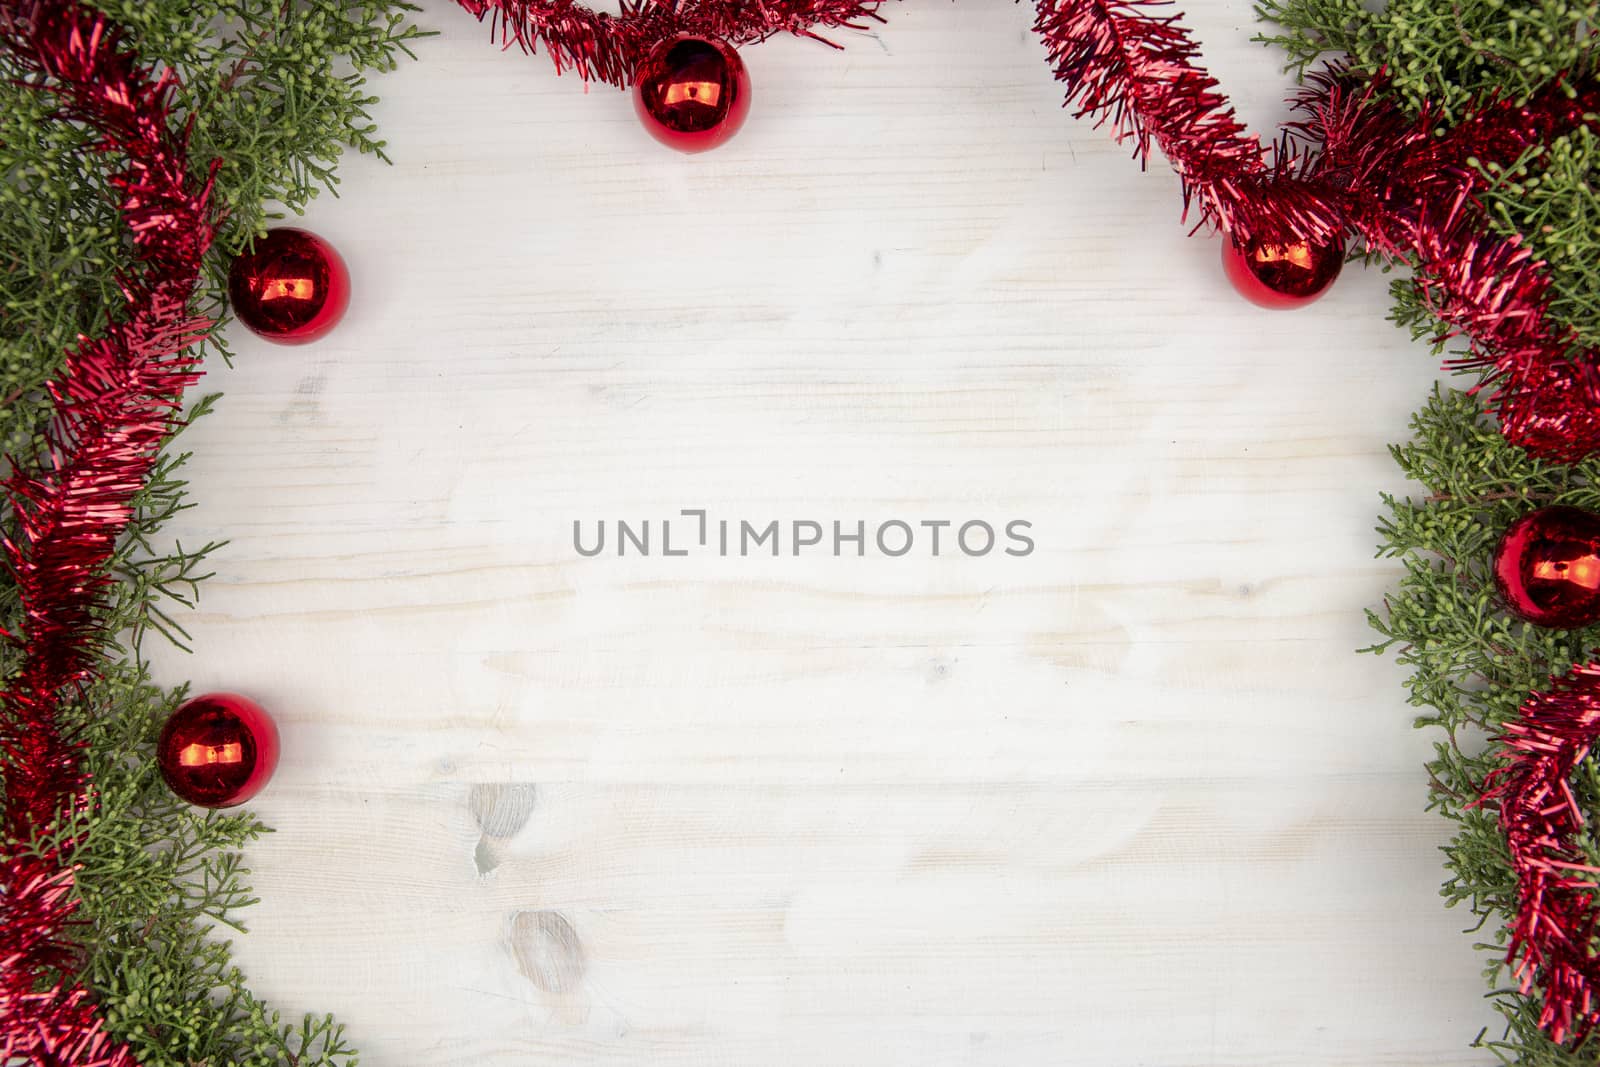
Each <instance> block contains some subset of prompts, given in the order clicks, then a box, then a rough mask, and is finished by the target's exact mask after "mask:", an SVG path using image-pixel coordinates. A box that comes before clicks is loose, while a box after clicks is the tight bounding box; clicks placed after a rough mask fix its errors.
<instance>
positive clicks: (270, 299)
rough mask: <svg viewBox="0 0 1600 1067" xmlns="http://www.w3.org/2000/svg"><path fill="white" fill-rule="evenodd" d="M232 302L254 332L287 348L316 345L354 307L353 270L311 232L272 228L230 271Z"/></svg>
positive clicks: (237, 314) (292, 228)
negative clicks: (352, 290)
mask: <svg viewBox="0 0 1600 1067" xmlns="http://www.w3.org/2000/svg"><path fill="white" fill-rule="evenodd" d="M228 302H229V304H231V305H232V307H233V313H234V315H235V316H237V317H238V319H239V321H240V322H242V323H244V324H245V326H247V327H249V329H250V331H251V332H252V333H255V334H259V335H260V336H262V337H265V338H266V339H267V340H269V341H276V342H278V343H279V344H285V345H300V344H305V343H306V342H308V341H315V340H316V339H317V338H319V337H322V336H323V335H325V334H326V333H327V332H328V331H329V330H331V329H333V328H334V327H335V326H337V325H338V324H339V320H340V319H342V318H343V317H344V312H345V308H347V307H349V306H350V272H349V271H348V270H347V269H346V268H345V265H344V260H343V259H341V258H340V256H339V253H338V251H337V250H336V249H335V248H334V247H333V246H332V245H330V244H329V243H328V242H327V241H324V240H323V239H322V238H320V237H318V236H317V235H316V234H314V233H311V232H309V231H307V230H300V229H296V228H295V227H293V226H282V227H279V228H278V229H275V230H268V231H267V232H266V234H265V235H264V236H262V237H260V238H258V239H257V240H256V243H255V244H254V245H253V246H252V247H251V248H250V250H249V251H247V252H244V253H242V254H241V255H240V256H239V257H238V258H237V259H235V260H234V261H233V265H232V266H231V267H229V268H228Z"/></svg>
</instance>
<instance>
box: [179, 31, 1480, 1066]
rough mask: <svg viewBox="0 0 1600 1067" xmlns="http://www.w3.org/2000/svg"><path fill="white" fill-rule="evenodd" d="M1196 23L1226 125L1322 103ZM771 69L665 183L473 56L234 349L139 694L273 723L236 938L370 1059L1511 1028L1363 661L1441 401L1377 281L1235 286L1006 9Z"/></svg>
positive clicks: (805, 1058)
mask: <svg viewBox="0 0 1600 1067" xmlns="http://www.w3.org/2000/svg"><path fill="white" fill-rule="evenodd" d="M1249 7H1250V5H1249V3H1248V2H1247V0H1226V2H1223V0H1217V2H1215V3H1211V4H1208V5H1206V7H1205V9H1204V10H1203V11H1200V12H1197V13H1196V14H1197V18H1196V21H1197V23H1198V26H1199V30H1200V33H1201V36H1202V38H1203V39H1204V42H1205V45H1206V49H1207V53H1208V56H1209V57H1210V58H1211V61H1212V63H1213V66H1214V68H1215V69H1216V71H1217V72H1218V73H1219V75H1220V76H1221V77H1222V78H1223V80H1224V82H1225V83H1226V84H1227V85H1228V86H1229V88H1230V89H1231V90H1232V91H1233V92H1234V94H1235V96H1236V98H1237V99H1238V101H1239V102H1240V104H1241V107H1242V109H1243V111H1244V113H1245V114H1246V116H1247V117H1248V118H1249V119H1251V120H1252V121H1255V122H1257V123H1258V124H1267V125H1270V124H1273V123H1275V122H1276V121H1277V120H1278V119H1279V118H1280V117H1281V107H1280V105H1279V104H1278V103H1277V101H1278V99H1279V98H1280V97H1281V96H1282V94H1283V92H1284V90H1285V88H1286V86H1287V80H1286V78H1285V76H1284V75H1282V74H1281V73H1280V72H1279V71H1278V69H1277V59H1276V57H1275V56H1274V55H1272V54H1271V53H1269V52H1267V51H1265V50H1264V49H1261V48H1259V47H1257V46H1254V45H1251V44H1249V43H1248V37H1249V34H1250V33H1251V32H1252V28H1253V27H1252V23H1251V16H1250V11H1249ZM893 15H894V18H893V21H892V22H891V24H890V25H889V26H888V27H887V28H885V29H883V30H882V31H881V32H879V33H878V34H876V35H873V36H857V37H853V38H850V39H849V40H848V44H849V48H848V49H847V50H846V51H844V52H840V53H835V52H831V51H829V50H827V49H825V48H822V47H820V46H818V45H815V44H810V43H806V42H797V41H787V40H785V41H775V42H772V43H770V44H768V45H765V46H763V47H761V48H758V49H752V50H747V52H746V56H747V59H748V62H749V65H750V67H751V72H752V76H753V79H754V83H755V90H756V98H755V111H754V114H753V116H752V119H751V121H750V124H749V126H748V127H747V128H746V129H745V131H744V132H743V133H742V134H741V135H740V136H739V137H738V138H737V139H736V140H735V141H734V142H733V143H732V144H731V145H729V146H728V147H727V148H725V149H722V150H719V151H717V152H715V153H713V154H711V155H708V156H704V157H700V158H693V159H690V158H681V157H678V156H675V155H673V154H670V153H668V152H665V151H664V150H661V149H659V148H658V146H656V145H654V144H653V143H652V142H650V141H648V140H647V139H646V138H645V136H644V135H643V133H642V132H641V131H640V130H639V129H638V128H637V125H636V121H635V119H634V117H633V114H632V110H631V107H630V106H629V103H628V101H627V100H626V98H625V97H623V96H621V95H619V94H616V93H614V92H612V91H610V90H607V89H591V90H590V91H588V92H585V91H584V89H583V87H582V86H581V85H580V84H578V83H577V82H575V81H571V80H568V79H558V78H556V77H555V76H553V75H552V73H551V72H550V70H549V69H548V65H547V64H546V62H545V61H544V60H543V59H542V58H540V59H537V60H530V59H527V58H525V57H521V56H519V55H516V54H501V53H499V52H498V51H497V50H496V49H495V48H493V47H492V46H490V45H489V44H488V43H487V42H486V40H485V32H484V31H483V29H482V28H481V27H479V26H477V25H476V24H475V23H473V22H472V21H471V20H470V19H469V18H467V17H466V16H464V15H462V14H460V13H459V12H458V11H456V10H454V9H453V8H452V7H451V5H449V4H447V3H444V2H443V0H435V2H433V3H431V4H430V5H429V7H428V9H427V10H426V12H425V15H424V19H425V22H426V23H427V24H429V25H431V26H433V27H435V28H437V29H440V30H442V31H443V36H441V37H439V38H437V39H434V40H430V41H427V42H424V43H423V45H422V47H421V52H422V62H420V63H419V64H417V65H414V66H411V67H408V68H406V69H405V70H403V71H401V72H400V73H398V74H396V75H394V76H393V77H390V78H387V79H385V80H384V81H383V82H382V84H381V86H380V90H381V92H382V93H383V95H384V101H383V104H382V105H381V107H380V109H379V114H378V117H379V119H380V121H381V123H382V126H383V128H384V131H385V133H386V135H387V136H388V138H389V140H390V143H391V151H392V154H393V156H394V166H393V167H383V166H381V165H379V164H377V163H374V162H372V161H370V160H352V161H350V162H349V163H348V164H347V166H346V167H345V168H344V172H343V173H344V179H345V181H344V185H343V187H342V193H343V196H342V198H341V199H339V200H331V199H330V200H327V201H325V202H321V203H319V205H318V207H317V209H316V211H314V212H313V214H312V215H311V216H310V218H309V219H308V220H307V223H308V224H309V225H310V226H312V227H313V228H314V229H317V230H318V231H320V232H322V233H323V234H325V235H326V236H328V237H329V238H330V239H332V240H333V241H334V242H335V243H336V244H337V245H338V246H339V247H340V248H341V249H342V250H343V252H344V253H345V255H346V256H347V258H348V259H349V261H350V264H351V267H352V271H353V274H354V277H355V280H356V285H357V289H356V296H355V302H354V305H353V307H352V311H351V314H350V316H349V318H348V320H347V321H346V323H345V324H344V325H343V326H342V327H341V328H340V329H339V330H338V331H337V332H336V333H335V334H334V335H333V336H332V337H330V338H329V339H327V340H326V341H324V342H322V343H319V344H317V345H315V346H311V347H307V348H303V349H283V348H272V347H270V346H266V345H262V344H259V343H254V342H252V341H251V340H249V339H247V338H245V337H243V336H238V337H237V340H238V342H239V349H240V359H239V360H238V366H237V367H236V368H235V369H232V370H228V369H225V368H222V367H215V368H213V371H214V376H213V378H212V379H211V381H210V382H209V384H210V385H212V386H213V387H216V388H220V389H223V390H225V391H226V393H227V396H226V399H225V400H224V401H223V403H222V405H221V408H220V412H219V414H217V415H216V416H215V417H213V418H210V419H206V420H204V422H203V424H202V425H200V426H198V427H197V428H196V429H195V430H194V431H193V432H192V435H191V437H190V439H189V441H188V444H189V446H190V447H192V448H194V449H195V451H196V453H197V454H196V458H195V460H194V463H193V468H192V473H193V478H194V489H195V500H196V503H197V505H198V506H197V507H196V508H194V510H193V511H191V512H189V513H188V514H187V515H186V517H185V520H184V526H183V529H182V531H181V534H182V537H183V540H184V541H185V542H191V541H194V542H198V541H201V540H204V539H206V538H212V537H226V538H229V539H231V543H230V544H229V545H228V546H227V548H226V549H224V550H223V551H222V552H220V553H219V554H218V555H217V556H216V558H215V563H216V567H217V570H218V575H217V577H216V578H215V579H214V580H213V581H211V582H210V583H208V585H207V586H206V588H205V590H204V595H203V600H202V603H201V606H200V609H199V610H198V611H197V612H195V613H194V614H193V616H192V618H191V619H190V620H189V623H190V628H191V630H192V632H193V634H194V638H195V644H196V655H194V656H182V655H178V654H163V655H161V656H160V657H159V659H158V666H159V670H160V673H161V675H162V677H163V678H164V679H167V680H170V681H178V680H182V679H185V678H191V679H193V680H194V682H195V683H196V685H197V686H199V687H201V688H202V689H204V688H232V689H238V690H241V691H244V692H247V693H250V694H251V695H253V696H254V697H256V698H257V699H259V700H261V701H262V702H263V703H264V704H266V705H267V706H269V707H270V708H272V709H273V710H274V711H275V712H276V713H277V715H278V716H279V717H280V720H281V723H282V726H283V728H284V757H283V762H282V765H281V768H280V770H279V772H278V776H277V778H276V780H275V781H274V783H273V785H272V786H271V787H270V788H269V789H268V791H267V792H266V793H265V794H263V796H262V797H261V798H260V799H259V800H258V801H257V802H256V803H257V807H258V808H259V810H260V811H261V814H262V815H263V816H264V817H265V818H266V819H267V820H268V821H269V822H270V823H272V824H273V825H275V826H276V827H277V828H278V831H279V832H278V833H276V834H274V835H272V836H271V837H270V838H268V839H267V840H265V841H263V842H261V843H260V844H259V845H258V846H256V847H254V848H253V849H252V850H251V854H250V856H249V860H250V864H251V866H252V867H253V868H254V870H255V884H256V888H257V889H258V890H259V892H260V893H261V895H262V897H263V898H264V900H263V903H262V904H260V905H259V906H258V907H257V908H256V909H255V910H254V913H253V916H252V921H251V932H250V934H249V935H248V936H245V937H241V938H240V939H239V942H238V946H239V953H240V956H241V958H242V960H243V962H244V964H245V965H246V966H247V968H248V969H249V971H250V972H251V974H252V976H253V977H254V980H255V983H256V985H257V988H258V989H259V990H260V991H262V992H263V993H265V994H267V995H268V996H270V997H271V999H272V1000H273V1001H274V1002H275V1004H276V1005H278V1006H279V1007H280V1008H282V1009H284V1010H285V1011H286V1012H297V1011H300V1010H303V1009H308V1008H309V1009H317V1010H322V1009H331V1010H334V1011H336V1012H337V1013H339V1014H340V1015H341V1016H342V1017H343V1018H344V1019H345V1020H347V1021H348V1023H349V1024H350V1026H351V1029H352V1033H353V1036H354V1038H355V1039H356V1040H357V1041H358V1043H359V1044H360V1045H361V1046H362V1047H363V1049H364V1050H365V1053H366V1055H365V1056H364V1057H363V1063H368V1064H377V1065H402V1064H403V1065H438V1067H453V1065H466V1064H505V1065H509V1064H525V1063H541V1064H572V1065H602V1064H604V1065H621V1064H650V1065H668V1067H671V1065H704V1064H752V1065H785V1064H808V1065H810V1064H839V1065H845V1064H917V1065H935V1064H937V1065H957V1064H960V1065H994V1067H1015V1065H1020V1064H1041V1065H1042V1064H1052V1065H1053V1064H1085V1065H1091V1064H1092V1065H1104V1064H1147V1065H1180V1064H1184V1065H1186V1064H1239V1065H1263V1067H1265V1065H1281V1064H1287V1063H1296V1064H1330V1065H1331V1064H1348V1065H1362V1067H1374V1065H1379V1064H1386V1065H1398V1064H1434V1063H1441V1062H1456V1063H1460V1062H1465V1061H1467V1060H1468V1059H1469V1057H1468V1055H1467V1054H1466V1053H1465V1052H1464V1051H1463V1050H1464V1047H1465V1045H1466V1043H1467V1042H1469V1041H1470V1040H1471V1038H1472V1037H1473V1036H1474V1035H1475V1034H1476V1033H1477V1032H1478V1029H1479V1028H1480V1027H1481V1026H1483V1025H1485V1024H1487V1023H1489V1022H1490V1021H1491V1014H1490V1013H1489V1011H1488V1009H1487V1008H1486V1007H1485V1005H1484V1003H1483V1001H1482V999H1481V995H1480V994H1481V987H1480V980H1479V975H1478V967H1479V961H1478V960H1477V959H1476V958H1475V956H1474V953H1473V952H1472V950H1471V947H1470V943H1471V940H1472V938H1471V936H1470V935H1464V934H1462V933H1461V932H1460V927H1461V926H1462V925H1463V916H1460V915H1455V914H1450V913H1447V912H1446V911H1444V910H1443V909H1442V908H1441V907H1440V902H1439V900H1438V896H1437V887H1438V883H1439V880H1440V869H1439V856H1438V853H1437V852H1436V847H1437V846H1438V845H1439V844H1441V843H1442V841H1443V840H1444V836H1445V826H1444V825H1443V824H1442V823H1441V822H1439V821H1437V820H1436V819H1435V818H1434V817H1432V816H1429V815H1427V814H1425V813H1424V812H1423V811H1422V805H1423V802H1424V797H1425V781H1424V776H1423V773H1422V770H1421V763H1422V761H1423V760H1424V759H1425V757H1426V754H1427V751H1428V738H1427V737H1425V736H1423V735H1420V734H1418V733H1416V732H1414V731H1413V730H1412V729H1411V727H1410V717H1411V713H1410V711H1409V710H1408V708H1407V707H1406V706H1405V703H1404V694H1403V690H1402V689H1401V686H1400V683H1401V680H1402V676H1401V673H1400V672H1399V671H1398V670H1397V669H1396V668H1395V667H1394V665H1393V664H1392V663H1391V662H1389V661H1386V660H1380V659H1377V658H1373V657H1359V656H1356V655H1355V654H1354V650H1355V649H1356V648H1358V647H1360V646H1362V645H1363V644H1365V643H1367V641H1368V640H1369V635H1368V633H1367V631H1366V629H1365V624H1364V621H1363V617H1362V612H1363V610H1364V609H1365V608H1368V607H1370V606H1373V605H1375V604H1378V603H1379V602H1380V601H1381V598H1382V596H1383V593H1384V590H1385V589H1386V587H1387V586H1388V585H1389V584H1390V583H1391V582H1392V581H1393V580H1394V578H1395V576H1396V568H1395V567H1394V566H1393V565H1392V564H1390V563H1387V562H1381V561H1375V560H1374V559H1373V552H1372V549H1373V545H1374V541H1375V537H1374V534H1373V533H1372V527H1373V524H1374V516H1375V513H1376V508H1377V504H1378V501H1377V494H1378V492H1379V491H1380V490H1384V489H1389V490H1403V489H1404V486H1402V485H1401V484H1399V481H1398V476H1397V473H1396V472H1395V471H1394V469H1393V468H1392V466H1391V464H1390V463H1389V461H1388V458H1387V456H1386V454H1385V445H1386V443H1387V442H1390V441H1393V440H1397V439H1399V438H1401V437H1403V436H1404V433H1405V424H1406V418H1407V416H1408V414H1409V412H1410V411H1411V410H1412V409H1414V408H1415V407H1416V406H1418V405H1419V404H1420V403H1421V401H1422V400H1423V398H1424V396H1425V393H1426V390H1427V389H1428V387H1429V384H1430V382H1431V381H1432V380H1433V368H1432V362H1431V360H1430V358H1429V356H1428V354H1427V353H1426V352H1425V351H1423V350H1422V349H1420V348H1418V347H1415V346H1412V345H1410V344H1409V343H1407V342H1406V340H1405V339H1404V337H1403V335H1401V334H1400V333H1399V332H1398V331H1396V330H1394V329H1393V328H1392V327H1391V326H1389V325H1388V324H1387V323H1386V322H1385V321H1384V309H1385V305H1386V300H1385V294H1384V279H1382V278H1381V277H1380V276H1377V275H1375V274H1366V275H1363V274H1362V273H1361V272H1359V271H1355V272H1352V273H1351V274H1350V275H1349V276H1348V277H1347V278H1346V279H1344V280H1343V281H1341V283H1340V285H1339V286H1338V288H1337V290H1336V291H1335V292H1334V293H1333V294H1332V295H1331V296H1329V297H1328V298H1327V299H1326V300H1325V301H1324V302H1322V303H1320V304H1318V305H1316V306H1315V307H1313V308H1312V309H1310V310H1307V311H1304V312H1300V313H1296V314H1287V315H1282V314H1280V315H1274V314H1268V313H1264V312H1259V311H1257V310H1255V309H1253V308H1251V307H1249V306H1248V305H1246V304H1244V303H1243V302H1242V301H1240V300H1239V299H1237V298H1236V297H1235V296H1233V295H1232V294H1231V292H1230V291H1229V290H1228V289H1227V287H1226V282H1225V281H1224V280H1223V277H1222V274H1221V271H1220V270H1219V268H1218V266H1217V262H1216V258H1217V254H1218V253H1217V246H1216V244H1215V242H1214V241H1208V240H1205V239H1194V240H1190V239H1187V238H1186V237H1185V230H1186V228H1185V226H1184V225H1183V224H1182V223H1181V222H1180V221H1179V219H1178V197H1177V187H1176V182H1175V181H1174V180H1173V179H1172V177H1171V175H1169V174H1168V173H1166V172H1165V171H1164V170H1163V169H1161V168H1153V169H1152V170H1151V172H1149V173H1146V174H1141V173H1139V171H1138V170H1137V168H1135V167H1134V166H1133V165H1132V164H1130V163H1129V162H1128V160H1127V159H1126V153H1125V152H1124V150H1123V149H1121V148H1119V147H1117V146H1115V145H1113V144H1110V143H1109V142H1108V140H1107V138H1106V137H1105V135H1104V132H1103V131H1098V132H1097V131H1095V130H1093V129H1091V128H1089V127H1088V126H1087V125H1085V124H1081V123H1074V122H1073V121H1071V119H1070V117H1069V116H1068V115H1066V114H1064V113H1063V112H1062V111H1061V109H1060V107H1059V100H1060V92H1059V91H1058V89H1057V88H1056V87H1055V86H1054V85H1053V84H1052V83H1051V81H1050V78H1049V74H1048V71H1047V69H1046V67H1045V64H1044V62H1043V59H1042V54H1041V50H1040V48H1039V46H1038V45H1037V43H1036V42H1035V41H1034V40H1033V38H1032V36H1031V33H1030V19H1029V14H1028V11H1027V9H1026V7H1025V6H1013V5H1011V4H1000V3H992V2H987V0H964V2H963V3H961V4H959V5H953V4H948V3H941V2H936V0H909V2H908V3H906V4H904V5H901V7H900V8H898V9H897V10H896V11H894V12H893ZM696 507H703V508H708V509H710V510H711V511H712V513H713V515H720V516H723V517H728V518H733V519H739V518H748V519H750V520H752V521H765V520H766V519H768V518H779V519H785V520H789V519H818V520H831V519H843V520H854V519H857V518H860V519H865V520H871V521H881V520H884V519H887V518H891V517H904V518H907V519H910V520H913V521H915V520H920V519H934V518H950V519H958V520H963V519H968V518H985V519H990V520H991V521H993V520H1004V519H1008V518H1014V517H1020V518H1025V519H1028V520H1031V521H1032V522H1033V524H1034V536H1035V538H1036V540H1037V544H1038V549H1037V551H1036V552H1035V553H1034V554H1033V555H1032V556H1030V557H1027V558H1024V559H1015V558H1008V557H1005V556H1000V555H995V556H989V557H985V558H981V559H968V558H964V557H962V556H960V555H947V556H943V557H941V558H939V559H931V558H928V557H926V556H921V555H917V556H911V557H907V558H904V559H899V560H893V559H883V558H868V559H853V558H845V559H834V558H831V557H829V556H804V557H801V558H798V559H796V558H793V557H787V556H786V557H783V558H778V559H773V558H770V557H764V558H750V559H723V558H717V557H715V556H704V555H702V556H691V557H689V558H683V559H665V558H661V557H659V556H652V557H650V558H636V557H632V556H630V557H627V558H617V557H616V556H615V555H608V556H603V557H600V558H595V559H584V558H580V557H578V556H577V555H576V553H574V552H573V549H572V546H571V541H570V538H571V524H572V522H573V520H575V519H581V520H583V521H585V522H588V523H592V522H594V521H596V520H598V519H601V518H606V519H610V520H615V519H618V518H625V519H630V520H639V519H644V518H655V519H659V518H662V517H667V516H671V515H675V514H676V513H677V512H678V510H679V509H682V508H696Z"/></svg>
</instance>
